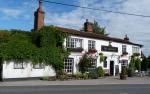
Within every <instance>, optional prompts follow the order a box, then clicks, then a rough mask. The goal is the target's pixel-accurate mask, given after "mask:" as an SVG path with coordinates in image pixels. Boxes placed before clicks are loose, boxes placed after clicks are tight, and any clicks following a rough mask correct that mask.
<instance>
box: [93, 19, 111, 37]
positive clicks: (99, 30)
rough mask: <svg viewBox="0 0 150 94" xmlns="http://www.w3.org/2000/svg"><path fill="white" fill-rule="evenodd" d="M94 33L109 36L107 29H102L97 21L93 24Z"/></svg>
mask: <svg viewBox="0 0 150 94" xmlns="http://www.w3.org/2000/svg"><path fill="white" fill-rule="evenodd" d="M93 32H94V33H97V34H101V35H104V36H107V35H108V34H107V33H106V30H105V27H101V26H100V25H99V24H98V22H97V21H94V24H93Z"/></svg>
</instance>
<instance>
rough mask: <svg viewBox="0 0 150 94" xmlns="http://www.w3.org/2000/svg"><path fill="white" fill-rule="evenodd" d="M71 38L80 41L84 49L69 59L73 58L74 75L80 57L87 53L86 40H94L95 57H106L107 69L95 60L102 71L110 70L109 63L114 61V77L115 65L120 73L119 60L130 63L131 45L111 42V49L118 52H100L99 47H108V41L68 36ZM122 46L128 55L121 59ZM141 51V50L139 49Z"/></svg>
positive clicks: (71, 55)
mask: <svg viewBox="0 0 150 94" xmlns="http://www.w3.org/2000/svg"><path fill="white" fill-rule="evenodd" d="M70 37H72V38H79V39H82V40H83V41H82V47H83V49H84V51H83V52H82V53H71V54H70V56H69V57H71V58H74V61H75V62H74V73H75V72H77V71H78V68H76V66H77V65H78V63H79V61H80V59H79V58H81V57H82V55H83V54H84V53H85V52H86V51H88V40H94V41H96V50H97V53H96V54H97V55H98V54H99V53H101V52H102V53H103V54H104V56H107V64H108V65H107V68H104V67H103V62H99V58H100V57H98V58H97V67H98V66H102V67H103V68H104V69H107V70H109V69H110V61H114V75H115V65H119V72H121V63H119V60H122V59H125V60H128V63H129V61H130V57H131V55H132V54H133V53H132V47H133V45H130V44H123V43H117V42H112V43H111V45H112V46H113V47H118V52H103V51H101V46H102V45H104V46H108V45H109V41H106V40H98V39H93V38H85V37H79V36H70ZM122 45H126V46H127V52H128V55H127V56H124V57H121V55H122ZM64 46H66V42H65V43H64ZM140 51H141V49H140ZM139 53H140V52H139Z"/></svg>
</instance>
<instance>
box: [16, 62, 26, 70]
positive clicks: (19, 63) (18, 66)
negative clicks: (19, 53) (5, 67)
mask: <svg viewBox="0 0 150 94" xmlns="http://www.w3.org/2000/svg"><path fill="white" fill-rule="evenodd" d="M14 69H24V63H23V62H17V61H15V62H14Z"/></svg>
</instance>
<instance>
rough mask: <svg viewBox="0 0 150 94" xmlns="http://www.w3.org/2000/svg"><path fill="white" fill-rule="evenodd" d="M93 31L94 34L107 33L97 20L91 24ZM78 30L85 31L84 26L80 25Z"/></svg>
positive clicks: (105, 34)
mask: <svg viewBox="0 0 150 94" xmlns="http://www.w3.org/2000/svg"><path fill="white" fill-rule="evenodd" d="M92 27H93V32H94V33H96V34H100V35H104V36H108V35H109V34H107V33H106V29H105V27H101V26H100V25H99V24H98V22H97V21H95V20H94V23H93V24H92ZM80 31H85V27H82V28H81V30H80Z"/></svg>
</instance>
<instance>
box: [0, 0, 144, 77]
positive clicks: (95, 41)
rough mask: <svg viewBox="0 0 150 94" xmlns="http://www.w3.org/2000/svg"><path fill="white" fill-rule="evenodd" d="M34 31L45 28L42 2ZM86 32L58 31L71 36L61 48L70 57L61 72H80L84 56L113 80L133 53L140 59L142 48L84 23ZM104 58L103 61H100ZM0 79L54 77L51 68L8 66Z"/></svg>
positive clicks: (28, 64)
mask: <svg viewBox="0 0 150 94" xmlns="http://www.w3.org/2000/svg"><path fill="white" fill-rule="evenodd" d="M34 16H35V21H34V29H40V28H41V27H43V26H44V12H43V10H42V1H40V2H39V8H38V9H37V11H36V12H35V14H34ZM84 26H85V31H84V32H83V31H79V30H74V29H69V28H64V27H57V28H60V29H62V30H63V31H64V32H67V33H69V34H70V36H69V37H68V38H67V39H65V42H64V46H65V48H66V49H68V50H70V52H71V53H70V55H69V56H68V58H66V59H65V60H64V71H65V72H66V73H69V74H74V73H76V72H77V71H79V68H78V63H79V61H80V59H81V58H82V56H83V55H84V54H86V53H88V55H90V56H91V57H92V58H93V60H92V61H91V63H92V64H93V65H94V66H95V67H98V66H101V67H102V68H103V69H104V70H105V73H107V74H109V75H112V76H115V75H117V74H119V73H120V72H121V65H122V64H123V65H128V64H129V61H130V59H131V56H132V55H133V54H134V53H138V54H140V55H141V47H142V45H140V44H136V43H133V42H130V41H129V38H128V37H127V36H125V38H124V39H119V38H112V37H109V36H103V35H100V34H96V33H94V32H93V28H92V23H91V22H89V21H88V20H86V22H85V24H84ZM101 56H103V57H105V59H104V60H103V61H101V60H100V57H101ZM2 74H3V78H4V79H9V78H30V77H42V76H54V75H55V71H54V70H53V69H52V67H50V66H42V65H35V66H33V65H32V64H30V63H24V62H23V63H19V64H18V63H15V62H9V63H4V64H3V73H2Z"/></svg>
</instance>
